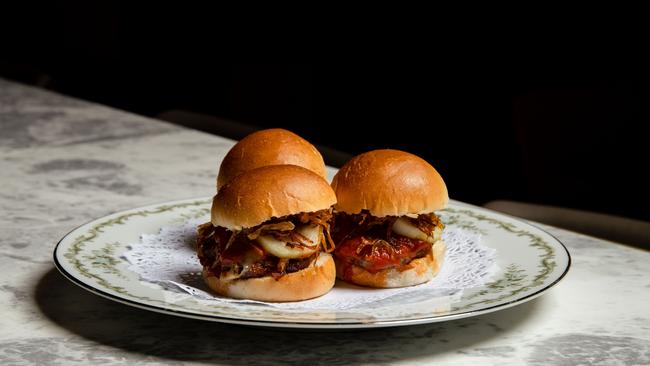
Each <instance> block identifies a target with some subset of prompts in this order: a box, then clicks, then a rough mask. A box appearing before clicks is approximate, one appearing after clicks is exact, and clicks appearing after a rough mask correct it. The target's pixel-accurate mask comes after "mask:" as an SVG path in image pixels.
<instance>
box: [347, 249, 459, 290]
mask: <svg viewBox="0 0 650 366" xmlns="http://www.w3.org/2000/svg"><path fill="white" fill-rule="evenodd" d="M446 248H447V247H446V245H445V243H444V242H443V241H442V240H439V241H437V242H436V243H435V244H434V246H433V249H432V251H431V252H430V253H429V254H428V255H427V256H425V257H422V258H418V259H414V260H412V261H411V263H409V264H408V265H407V266H408V267H410V268H409V269H406V270H402V271H399V270H396V269H394V268H391V269H385V270H383V271H379V272H377V273H370V272H368V271H366V270H365V269H363V268H362V267H359V266H356V265H353V266H352V275H351V278H350V279H345V278H344V276H343V273H342V272H343V268H344V266H343V265H341V264H340V263H339V260H337V259H335V260H336V272H337V276H338V277H339V278H340V279H343V280H345V281H347V282H350V283H354V284H356V285H361V286H369V287H380V288H389V287H406V286H413V285H419V284H421V283H425V282H428V281H430V280H431V279H432V278H434V277H435V276H436V275H437V274H438V272H439V271H440V267H441V266H442V262H443V261H444V259H445V250H446ZM348 274H349V272H348Z"/></svg>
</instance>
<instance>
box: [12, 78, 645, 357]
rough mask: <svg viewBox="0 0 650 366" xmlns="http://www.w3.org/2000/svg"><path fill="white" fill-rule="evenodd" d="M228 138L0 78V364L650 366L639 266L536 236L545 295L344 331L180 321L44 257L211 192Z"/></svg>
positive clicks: (604, 249)
mask: <svg viewBox="0 0 650 366" xmlns="http://www.w3.org/2000/svg"><path fill="white" fill-rule="evenodd" d="M233 143H234V142H233V141H231V140H228V139H225V138H221V137H217V136H212V135H208V134H205V133H201V132H197V131H193V130H189V129H185V128H181V127H177V126H173V125H171V124H168V123H165V122H161V121H157V120H153V119H150V118H145V117H141V116H137V115H134V114H130V113H126V112H123V111H118V110H115V109H111V108H107V107H105V106H101V105H97V104H92V103H89V102H85V101H80V100H76V99H72V98H69V97H64V96H61V95H57V94H54V93H51V92H47V91H43V90H39V89H35V88H31V87H27V86H23V85H20V84H16V83H13V82H9V81H6V80H2V79H0V268H1V269H2V273H3V275H2V276H1V277H0V314H1V315H2V316H0V364H1V365H14V364H18V365H20V364H46V365H53V364H82V365H88V364H100V365H132V364H141V363H147V364H152V365H158V364H160V365H168V364H169V365H185V364H195V363H196V364H199V363H214V364H241V365H248V364H287V363H301V364H302V363H304V364H328V365H338V364H356V363H366V364H392V363H399V364H418V365H419V364H436V365H448V364H500V365H507V364H531V365H554V364H561V365H574V364H650V276H649V275H648V270H649V266H648V263H650V253H649V252H647V251H642V250H639V249H635V248H631V247H627V246H624V245H620V244H617V243H612V242H607V241H604V240H600V239H595V238H591V237H587V236H583V235H579V234H576V233H572V232H569V231H565V230H561V229H557V228H553V227H545V229H547V230H548V231H549V232H550V233H551V234H553V235H555V236H556V237H558V238H559V239H560V240H561V241H562V242H563V243H564V244H565V245H566V246H567V247H568V248H569V250H570V252H571V254H572V259H573V265H572V268H571V271H570V272H569V274H568V275H567V277H566V278H565V279H564V280H563V281H562V282H561V283H560V284H558V285H557V286H556V287H554V288H552V289H551V290H549V291H548V292H547V293H546V294H545V295H543V296H541V297H539V298H537V299H535V300H533V301H530V302H528V303H525V304H523V305H520V306H516V307H513V308H511V309H508V310H503V311H499V312H496V313H491V314H487V315H483V316H478V317H473V318H467V319H462V320H457V321H449V322H443V323H435V324H430V325H421V326H409V327H398V328H385V329H373V330H364V331H346V332H331V331H330V332H317V331H314V332H296V331H290V330H277V329H258V328H250V327H242V326H233V325H225V324H219V323H211V322H204V321H197V320H189V319H184V318H177V317H173V316H168V315H162V314H157V313H152V312H148V311H145V310H140V309H136V308H132V307H128V306H126V305H122V304H119V303H115V302H112V301H110V300H106V299H103V298H100V297H98V296H95V295H93V294H91V293H88V292H86V291H85V290H83V289H81V288H78V287H76V286H75V285H73V284H72V283H70V282H69V281H67V280H66V279H65V278H63V277H62V276H61V275H60V274H59V273H58V272H57V271H56V269H55V268H54V265H53V263H52V250H53V248H54V246H55V244H56V243H57V241H58V240H59V239H60V238H61V237H62V236H63V235H65V234H66V233H67V232H68V231H70V230H71V229H73V228H75V227H76V226H78V225H80V224H81V223H84V222H86V221H88V220H90V219H92V218H96V217H100V216H103V215H105V214H108V213H111V212H114V211H119V210H123V209H128V208H132V207H136V206H140V205H145V204H148V203H157V202H162V201H168V200H176V199H181V198H188V197H197V196H208V195H211V194H213V190H214V180H215V176H216V173H217V169H218V166H219V163H220V161H221V159H222V157H223V156H224V154H225V153H226V151H227V150H228V149H229V148H230V147H231V146H232V145H233Z"/></svg>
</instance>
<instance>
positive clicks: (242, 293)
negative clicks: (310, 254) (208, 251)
mask: <svg viewBox="0 0 650 366" xmlns="http://www.w3.org/2000/svg"><path fill="white" fill-rule="evenodd" d="M203 278H204V279H205V282H206V283H207V284H208V286H209V287H210V288H211V289H212V290H214V291H215V292H216V293H218V294H219V295H223V296H228V297H232V298H235V299H249V300H257V301H300V300H307V299H311V298H314V297H318V296H321V295H324V294H326V293H327V292H328V291H329V290H331V289H332V287H333V286H334V282H335V280H336V269H335V268H334V260H333V259H332V256H331V255H329V254H326V253H321V254H320V256H319V257H318V259H316V261H315V263H314V264H312V265H311V266H309V267H307V268H305V269H303V270H301V271H298V272H293V273H289V274H286V275H284V276H282V277H280V279H278V280H275V279H274V278H273V277H271V276H266V277H258V278H248V279H244V280H228V281H224V280H221V279H219V278H217V277H214V276H211V275H209V274H208V272H207V271H206V270H205V269H204V270H203Z"/></svg>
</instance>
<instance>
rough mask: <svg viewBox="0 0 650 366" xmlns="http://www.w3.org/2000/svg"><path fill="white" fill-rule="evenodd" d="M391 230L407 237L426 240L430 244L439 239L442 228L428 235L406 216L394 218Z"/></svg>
mask: <svg viewBox="0 0 650 366" xmlns="http://www.w3.org/2000/svg"><path fill="white" fill-rule="evenodd" d="M393 231H394V232H395V233H396V234H398V235H402V236H406V237H407V238H411V239H417V240H424V241H428V242H429V243H431V244H433V243H435V242H436V241H438V240H440V238H441V236H442V229H440V228H439V227H437V228H436V229H435V230H434V231H433V235H431V236H429V235H427V234H425V233H424V232H422V231H421V230H420V229H418V227H417V226H415V225H413V224H412V223H411V221H410V220H409V219H408V218H406V217H400V218H398V219H397V220H395V223H394V224H393Z"/></svg>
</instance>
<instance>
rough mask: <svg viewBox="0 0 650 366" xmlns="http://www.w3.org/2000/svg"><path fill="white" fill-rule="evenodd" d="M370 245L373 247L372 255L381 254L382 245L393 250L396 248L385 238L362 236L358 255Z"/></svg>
mask: <svg viewBox="0 0 650 366" xmlns="http://www.w3.org/2000/svg"><path fill="white" fill-rule="evenodd" d="M368 246H370V247H372V249H370V251H371V254H372V255H379V254H380V253H379V249H380V248H382V247H384V248H386V249H387V250H389V251H391V252H393V251H394V250H395V249H394V248H393V246H392V245H390V243H389V242H387V241H386V240H384V239H376V238H368V237H365V236H362V237H361V244H360V245H359V246H358V247H357V255H358V254H361V252H362V251H363V250H364V249H365V248H366V247H368Z"/></svg>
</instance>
